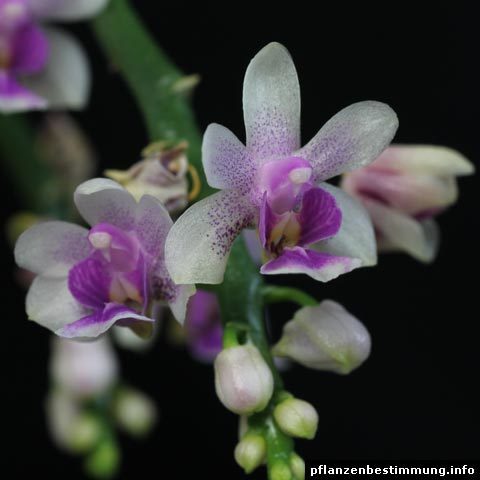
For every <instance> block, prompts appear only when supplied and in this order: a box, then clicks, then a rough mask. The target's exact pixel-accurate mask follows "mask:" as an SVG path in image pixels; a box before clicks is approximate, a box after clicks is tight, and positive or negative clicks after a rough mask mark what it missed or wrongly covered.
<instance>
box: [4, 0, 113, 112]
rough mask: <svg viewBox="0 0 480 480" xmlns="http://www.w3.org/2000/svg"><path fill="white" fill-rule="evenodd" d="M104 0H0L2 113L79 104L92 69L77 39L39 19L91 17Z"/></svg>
mask: <svg viewBox="0 0 480 480" xmlns="http://www.w3.org/2000/svg"><path fill="white" fill-rule="evenodd" d="M106 3H107V0H0V112H3V113H9V112H22V111H28V110H38V109H45V108H72V109H79V108H83V107H84V105H85V103H86V101H87V99H88V94H89V90H90V72H89V68H88V64H87V59H86V57H85V54H84V52H83V50H82V48H81V47H80V45H79V44H78V42H77V41H76V40H75V39H74V38H73V37H72V36H70V35H68V34H67V33H65V32H63V31H61V30H59V29H57V28H51V27H48V28H47V27H43V26H42V25H41V24H40V23H41V22H43V21H49V20H52V21H57V20H60V21H72V20H81V19H84V18H88V17H91V16H93V15H95V14H96V13H97V12H99V11H100V10H101V9H102V8H103V7H104V6H105V4H106Z"/></svg>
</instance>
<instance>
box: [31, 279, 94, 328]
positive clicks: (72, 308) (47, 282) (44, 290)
mask: <svg viewBox="0 0 480 480" xmlns="http://www.w3.org/2000/svg"><path fill="white" fill-rule="evenodd" d="M26 307H27V315H28V317H29V319H30V320H33V321H35V322H37V323H39V324H40V325H42V326H43V327H46V328H48V329H49V330H52V331H53V332H55V331H56V330H58V329H59V328H62V327H63V326H64V325H66V324H67V323H71V322H74V321H76V320H78V319H79V318H82V317H83V316H85V315H87V314H88V310H87V309H85V308H84V307H83V306H82V305H80V303H78V302H77V301H76V300H75V298H73V296H72V294H71V293H70V290H69V289H68V286H67V280H66V279H65V278H49V277H45V276H42V275H40V276H38V277H37V278H35V280H34V281H33V283H32V285H31V286H30V289H29V291H28V294H27V300H26Z"/></svg>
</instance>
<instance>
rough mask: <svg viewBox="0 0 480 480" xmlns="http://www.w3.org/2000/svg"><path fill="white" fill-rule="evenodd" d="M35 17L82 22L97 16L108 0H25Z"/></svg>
mask: <svg viewBox="0 0 480 480" xmlns="http://www.w3.org/2000/svg"><path fill="white" fill-rule="evenodd" d="M27 2H28V4H29V5H30V8H31V9H32V11H33V14H34V15H35V16H36V17H39V18H43V19H47V20H62V21H68V20H83V19H86V18H90V17H93V16H94V15H96V14H98V13H99V12H100V11H101V10H102V9H103V8H104V7H105V5H106V4H107V3H108V0H27Z"/></svg>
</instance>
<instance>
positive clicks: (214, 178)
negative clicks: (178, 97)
mask: <svg viewBox="0 0 480 480" xmlns="http://www.w3.org/2000/svg"><path fill="white" fill-rule="evenodd" d="M202 162H203V167H204V169H205V175H206V177H207V181H208V184H209V185H210V186H212V187H214V188H221V189H225V188H235V189H237V190H240V191H241V192H244V193H246V192H248V191H249V190H250V189H251V188H252V181H253V179H254V176H255V174H256V172H257V165H256V164H255V163H254V161H253V158H252V156H251V155H250V154H249V153H248V152H247V150H246V148H245V146H244V145H243V143H242V142H240V140H238V138H237V137H236V136H235V135H234V134H233V133H232V132H231V131H230V130H228V129H227V128H225V127H222V125H218V124H216V123H212V124H211V125H209V126H208V128H207V130H206V131H205V134H204V136H203V144H202Z"/></svg>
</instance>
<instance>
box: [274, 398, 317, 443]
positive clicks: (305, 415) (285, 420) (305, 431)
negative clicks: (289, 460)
mask: <svg viewBox="0 0 480 480" xmlns="http://www.w3.org/2000/svg"><path fill="white" fill-rule="evenodd" d="M273 417H274V418H275V421H276V422H277V424H278V426H279V427H280V429H281V430H282V431H283V432H284V433H286V434H287V435H290V436H291V437H300V438H308V439H312V438H313V437H314V436H315V433H316V431H317V426H318V414H317V411H316V410H315V408H314V407H313V406H312V405H311V404H310V403H308V402H305V401H304V400H299V399H298V398H287V399H286V400H284V401H283V402H281V403H279V404H278V405H277V406H276V407H275V410H274V411H273Z"/></svg>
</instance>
